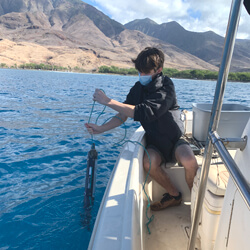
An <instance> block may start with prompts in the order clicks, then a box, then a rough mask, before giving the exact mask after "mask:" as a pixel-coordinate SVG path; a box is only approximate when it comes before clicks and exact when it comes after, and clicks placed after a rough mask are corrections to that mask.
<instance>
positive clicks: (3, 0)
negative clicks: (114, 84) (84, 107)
mask: <svg viewBox="0 0 250 250" xmlns="http://www.w3.org/2000/svg"><path fill="white" fill-rule="evenodd" d="M150 23H151V24H152V25H157V24H156V23H154V22H153V21H150ZM147 46H157V47H160V48H162V50H163V51H164V53H165V56H166V63H165V67H172V68H176V69H180V70H183V69H208V70H218V68H217V66H216V65H215V64H214V65H212V64H211V63H210V62H206V61H204V60H203V59H201V58H198V57H197V56H195V55H194V54H193V55H192V54H190V53H189V52H188V51H184V50H183V49H182V48H181V47H177V46H175V45H174V44H173V43H172V44H171V43H169V42H165V41H163V40H162V39H159V38H156V37H153V36H149V35H147V34H144V33H143V32H141V31H137V30H130V29H127V28H126V27H125V26H123V25H122V24H120V23H118V22H116V21H115V20H112V19H110V18H109V17H108V16H106V15H105V14H103V13H102V12H101V11H99V10H97V9H96V8H94V7H93V6H91V5H88V4H86V3H84V2H82V1H81V0H0V63H5V64H7V65H8V66H13V65H20V64H23V63H44V64H52V65H57V66H63V67H71V68H74V67H80V68H84V69H86V70H88V71H90V70H94V69H96V68H97V67H99V66H102V65H108V66H110V65H114V66H117V67H133V64H132V63H131V58H134V57H135V56H136V55H137V54H138V53H139V51H140V50H142V49H143V48H145V47H147Z"/></svg>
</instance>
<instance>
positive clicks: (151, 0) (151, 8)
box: [84, 0, 250, 39]
mask: <svg viewBox="0 0 250 250" xmlns="http://www.w3.org/2000/svg"><path fill="white" fill-rule="evenodd" d="M84 2H85V3H88V4H90V5H92V6H94V7H96V8H97V9H99V10H100V11H102V12H103V13H104V14H106V15H107V16H109V17H110V18H112V19H114V20H116V21H118V22H119V23H122V24H126V23H128V22H130V21H133V20H135V19H144V18H150V19H152V20H153V21H155V22H156V23H158V24H162V23H167V22H170V21H176V22H178V23H179V24H180V25H181V26H183V27H184V28H185V29H186V30H189V31H195V32H205V31H210V30H211V31H214V32H215V33H217V34H219V35H221V36H225V34H226V29H227V24H228V17H229V13H230V7H231V2H232V1H231V0H144V1H143V0H84ZM237 38H240V39H250V15H248V13H247V11H246V9H245V7H244V6H242V9H241V18H240V24H239V29H238V33H237Z"/></svg>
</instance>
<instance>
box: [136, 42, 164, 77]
mask: <svg viewBox="0 0 250 250" xmlns="http://www.w3.org/2000/svg"><path fill="white" fill-rule="evenodd" d="M132 62H133V63H134V64H135V68H136V69H137V70H138V72H139V73H143V74H151V73H152V72H154V73H160V72H161V71H162V68H163V64H164V54H163V52H162V51H161V50H159V49H157V48H153V47H147V48H145V49H144V50H142V51H141V52H140V53H139V54H138V56H137V58H136V59H132Z"/></svg>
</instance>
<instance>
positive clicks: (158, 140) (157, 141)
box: [124, 73, 182, 161]
mask: <svg viewBox="0 0 250 250" xmlns="http://www.w3.org/2000/svg"><path fill="white" fill-rule="evenodd" d="M124 103H126V104H131V105H135V112H134V120H135V121H139V122H140V123H141V125H142V127H143V128H144V130H145V132H146V141H147V145H154V146H155V147H157V148H158V149H159V150H160V151H161V153H162V154H163V155H164V157H165V159H166V160H167V161H168V160H171V159H172V150H173V147H174V145H175V143H176V142H177V141H178V139H179V138H180V137H181V135H182V133H181V131H180V128H179V126H178V125H177V123H176V122H175V121H174V119H173V116H172V114H171V112H169V110H175V109H178V108H179V106H178V104H177V99H176V93H175V87H174V84H173V82H172V80H171V79H170V78H169V77H167V76H163V75H162V73H160V74H158V75H157V77H156V78H155V79H154V80H153V81H152V82H150V83H149V84H148V85H146V86H143V85H141V83H140V82H139V81H138V82H136V83H135V85H134V86H133V87H132V88H131V89H130V92H129V94H128V95H127V98H126V101H125V102H124Z"/></svg>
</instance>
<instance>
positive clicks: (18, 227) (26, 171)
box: [0, 69, 250, 249]
mask: <svg viewBox="0 0 250 250" xmlns="http://www.w3.org/2000/svg"><path fill="white" fill-rule="evenodd" d="M136 80H137V77H134V76H116V75H97V74H77V73H61V72H44V71H28V70H8V69H1V70H0V86H1V87H0V178H1V181H0V249H87V246H88V242H89V240H90V237H91V231H92V229H93V225H94V221H95V218H96V215H97V212H98V208H99V206H100V203H101V200H102V196H103V194H104V191H105V187H106V185H107V183H108V180H109V176H110V174H111V172H112V169H113V167H114V164H115V162H116V157H117V156H118V155H119V152H120V150H121V147H117V146H116V147H114V143H116V142H119V141H120V140H121V139H122V138H123V136H124V133H125V128H124V126H121V127H119V128H116V129H114V130H112V131H109V132H106V133H105V134H103V135H97V136H94V141H95V144H96V148H97V151H98V163H97V166H98V169H97V179H96V192H95V201H94V205H93V207H92V209H91V211H88V212H87V211H84V208H83V198H84V185H85V175H86V166H87V153H88V151H89V150H90V147H91V144H92V140H91V137H90V135H89V134H88V133H87V131H86V130H85V128H84V123H86V122H88V120H89V115H90V111H91V108H92V104H93V101H92V95H93V92H94V90H95V88H101V89H103V90H104V91H105V92H106V94H107V95H108V96H109V97H111V98H114V99H116V100H118V101H123V100H124V99H125V96H126V94H127V92H128V91H129V89H130V88H131V86H133V84H134V82H135V81H136ZM173 81H174V83H175V86H176V92H177V97H178V100H179V105H180V106H181V108H183V109H184V108H185V109H189V110H191V108H192V103H193V102H198V103H200V102H202V103H211V102H212V100H213V94H214V89H215V82H214V81H196V80H180V79H173ZM249 93H250V84H247V83H228V85H227V88H226V94H225V98H224V99H225V102H230V103H239V104H243V105H246V106H250V100H249ZM102 109H103V107H102V106H101V105H99V104H97V105H95V107H94V112H93V117H92V119H91V122H95V119H96V117H97V116H98V115H99V114H100V112H101V110H102ZM113 115H115V112H114V111H113V110H111V109H109V108H107V109H106V110H105V114H104V115H102V116H101V117H100V118H99V120H98V123H100V124H101V123H103V122H104V121H106V120H107V119H108V118H110V117H112V116H113ZM126 126H127V132H128V133H127V136H128V137H130V136H131V135H132V133H133V131H134V130H135V129H136V128H137V127H138V126H139V124H138V123H135V122H133V121H132V119H128V121H127V122H126Z"/></svg>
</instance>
